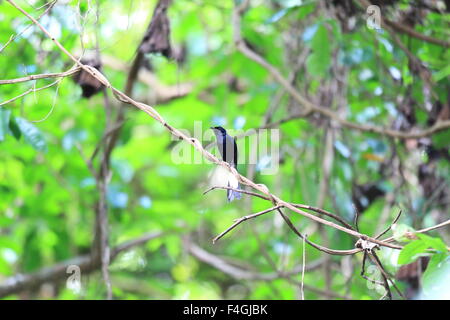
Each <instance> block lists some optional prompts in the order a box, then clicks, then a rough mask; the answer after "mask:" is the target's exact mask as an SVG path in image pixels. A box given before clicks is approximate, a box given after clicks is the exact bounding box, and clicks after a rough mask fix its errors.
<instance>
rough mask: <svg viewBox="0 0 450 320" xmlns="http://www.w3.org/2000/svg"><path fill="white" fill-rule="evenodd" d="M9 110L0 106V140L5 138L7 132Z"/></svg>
mask: <svg viewBox="0 0 450 320" xmlns="http://www.w3.org/2000/svg"><path fill="white" fill-rule="evenodd" d="M10 116H11V110H9V109H5V108H0V141H3V140H5V135H6V134H7V133H8V123H9V117H10Z"/></svg>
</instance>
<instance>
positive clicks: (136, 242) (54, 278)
mask: <svg viewBox="0 0 450 320" xmlns="http://www.w3.org/2000/svg"><path fill="white" fill-rule="evenodd" d="M163 235H164V233H162V232H153V233H147V234H144V235H143V236H141V237H139V238H136V239H133V240H130V241H126V242H123V243H121V244H119V245H118V246H116V247H115V248H113V249H112V250H111V253H110V261H113V260H114V259H115V258H116V257H117V256H118V255H119V253H121V252H123V251H126V250H129V249H131V248H133V247H136V246H140V245H143V244H145V243H147V242H148V241H150V240H153V239H155V238H158V237H161V236H163ZM72 265H75V266H78V267H79V268H80V271H81V275H82V276H83V275H84V274H87V273H91V272H93V271H96V270H97V269H99V268H100V267H101V261H100V257H97V258H94V257H93V256H92V255H89V254H87V255H83V256H78V257H75V258H72V259H69V260H66V261H63V262H59V263H57V264H55V265H53V266H51V267H46V268H43V269H41V270H39V271H36V272H33V273H30V274H17V275H14V276H12V277H9V278H6V279H5V280H4V281H3V283H1V284H0V297H6V296H8V295H11V294H16V293H19V292H21V291H24V290H30V289H35V288H38V287H39V286H41V285H42V284H44V283H47V282H52V283H56V282H60V281H63V280H64V279H66V278H67V277H68V275H69V274H68V273H67V268H68V267H69V266H72Z"/></svg>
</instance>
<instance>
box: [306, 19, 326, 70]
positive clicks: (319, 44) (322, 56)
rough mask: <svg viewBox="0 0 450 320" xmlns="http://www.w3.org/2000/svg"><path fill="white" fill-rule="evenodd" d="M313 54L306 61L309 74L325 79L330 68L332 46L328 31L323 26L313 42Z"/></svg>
mask: <svg viewBox="0 0 450 320" xmlns="http://www.w3.org/2000/svg"><path fill="white" fill-rule="evenodd" d="M310 45H311V49H312V53H311V54H310V55H309V57H308V59H307V60H306V65H307V66H308V72H309V73H310V74H311V75H314V76H319V77H323V76H325V73H326V71H327V70H328V68H329V66H330V61H331V46H330V39H329V37H328V30H327V28H325V26H324V25H323V24H321V25H319V26H318V28H317V31H316V32H315V33H314V36H313V38H312V40H311V44H310Z"/></svg>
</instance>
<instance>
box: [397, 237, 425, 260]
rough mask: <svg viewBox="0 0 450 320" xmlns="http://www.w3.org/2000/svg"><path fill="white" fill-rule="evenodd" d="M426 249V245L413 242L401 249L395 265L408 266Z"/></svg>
mask: <svg viewBox="0 0 450 320" xmlns="http://www.w3.org/2000/svg"><path fill="white" fill-rule="evenodd" d="M427 249H428V244H427V243H426V242H424V241H422V240H414V241H412V242H410V243H408V244H407V245H406V246H404V247H403V249H402V251H400V254H399V256H398V260H397V263H398V264H400V265H403V264H408V263H411V262H413V261H414V260H416V259H417V258H418V257H419V256H421V255H422V254H423V253H424V252H425V251H426V250H427Z"/></svg>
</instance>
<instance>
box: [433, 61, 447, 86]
mask: <svg viewBox="0 0 450 320" xmlns="http://www.w3.org/2000/svg"><path fill="white" fill-rule="evenodd" d="M449 75H450V64H449V65H447V66H446V67H445V68H443V69H441V70H439V71H438V72H436V73H434V74H433V76H432V79H433V81H434V82H438V81H441V80H442V79H447V78H448V76H449Z"/></svg>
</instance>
